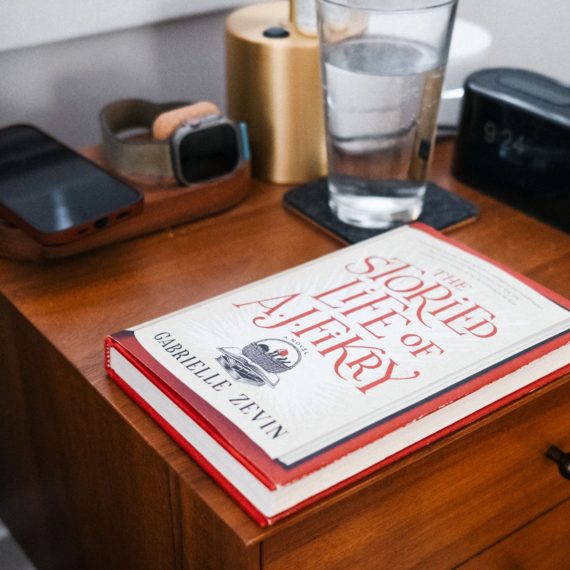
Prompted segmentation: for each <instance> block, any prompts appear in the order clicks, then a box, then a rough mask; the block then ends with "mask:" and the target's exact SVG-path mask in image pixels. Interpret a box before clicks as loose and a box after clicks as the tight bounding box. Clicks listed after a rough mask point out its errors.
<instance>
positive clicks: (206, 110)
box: [152, 101, 222, 141]
mask: <svg viewBox="0 0 570 570" xmlns="http://www.w3.org/2000/svg"><path fill="white" fill-rule="evenodd" d="M221 114H222V113H221V111H220V109H219V107H218V106H217V105H215V104H214V103H210V101H198V102H196V103H192V104H191V105H186V106H185V107H179V108H177V109H172V110H171V111H166V112H164V113H161V114H160V115H159V116H158V117H157V118H156V119H155V121H154V123H153V125H152V136H153V138H154V139H156V140H161V141H164V140H167V139H169V138H170V137H171V136H172V135H173V134H174V131H175V130H176V129H177V128H178V127H180V125H182V124H183V123H193V122H197V121H201V120H203V119H205V118H207V117H220V116H221Z"/></svg>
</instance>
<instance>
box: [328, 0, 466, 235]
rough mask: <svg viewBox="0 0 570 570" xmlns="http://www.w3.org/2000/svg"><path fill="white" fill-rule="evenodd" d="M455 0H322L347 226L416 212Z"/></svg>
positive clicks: (332, 161) (335, 199)
mask: <svg viewBox="0 0 570 570" xmlns="http://www.w3.org/2000/svg"><path fill="white" fill-rule="evenodd" d="M456 5H457V0H317V22H318V32H319V40H320V50H321V73H322V84H323V92H324V100H325V122H326V138H327V158H328V186H329V204H330V207H331V209H332V211H333V212H334V213H335V214H336V216H337V217H338V218H339V219H340V220H342V221H343V222H346V223H348V224H352V225H355V226H359V227H365V228H389V227H392V226H394V225H398V224H402V223H407V222H410V221H413V220H415V219H417V217H418V216H419V215H420V213H421V211H422V207H423V200H424V194H425V191H426V177H427V173H428V167H429V163H430V157H431V155H432V149H433V145H434V139H435V132H436V120H437V113H438V108H439V101H440V97H441V87H442V83H443V77H444V72H445V66H446V63H447V56H448V52H449V44H450V41H451V32H452V28H453V22H454V18H455V11H456Z"/></svg>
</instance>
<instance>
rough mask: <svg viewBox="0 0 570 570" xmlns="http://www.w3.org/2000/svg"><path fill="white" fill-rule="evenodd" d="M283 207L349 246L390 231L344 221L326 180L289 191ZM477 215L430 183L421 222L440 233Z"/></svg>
mask: <svg viewBox="0 0 570 570" xmlns="http://www.w3.org/2000/svg"><path fill="white" fill-rule="evenodd" d="M283 204H284V205H285V206H286V207H287V208H289V209H291V210H292V211H294V212H295V213H298V214H300V215H302V216H303V217H304V218H306V219H308V220H309V221H311V222H313V223H315V224H317V225H318V226H320V227H322V228H323V229H325V230H327V231H328V232H330V233H332V234H333V235H335V236H337V237H339V238H340V239H341V240H342V241H344V242H346V243H356V242H358V241H362V240H364V239H367V238H370V237H372V236H375V235H378V234H381V233H383V232H385V231H386V230H369V229H363V228H356V227H354V226H350V225H348V224H345V223H344V222H341V221H340V220H339V219H338V218H337V217H336V216H334V215H333V213H332V212H331V210H330V208H329V204H328V192H327V183H326V179H324V178H321V179H319V180H316V181H314V182H310V183H308V184H304V185H302V186H297V187H296V188H292V189H291V190H289V191H287V192H286V193H285V195H284V196H283ZM477 214H478V210H477V208H476V207H475V206H474V205H473V204H471V202H468V201H467V200H465V199H464V198H461V196H457V195H456V194H453V193H451V192H448V191H447V190H445V189H444V188H442V187H441V186H438V185H437V184H433V183H432V182H429V183H428V187H427V191H426V195H425V200H424V209H423V212H422V214H421V216H420V217H419V219H418V222H423V223H424V224H427V225H428V226H431V227H432V228H435V229H436V230H444V229H445V228H449V227H451V226H455V225H457V224H461V223H464V222H467V221H469V220H473V219H474V218H475V217H476V216H477Z"/></svg>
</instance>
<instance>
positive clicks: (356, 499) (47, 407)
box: [0, 143, 570, 570]
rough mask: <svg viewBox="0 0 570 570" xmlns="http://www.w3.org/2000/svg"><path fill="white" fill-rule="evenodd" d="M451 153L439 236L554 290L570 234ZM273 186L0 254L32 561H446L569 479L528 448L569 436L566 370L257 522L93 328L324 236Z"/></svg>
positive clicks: (6, 494)
mask: <svg viewBox="0 0 570 570" xmlns="http://www.w3.org/2000/svg"><path fill="white" fill-rule="evenodd" d="M451 153H452V144H451V143H445V144H443V145H440V146H439V147H438V149H437V155H436V158H435V161H434V164H433V169H432V178H433V179H434V181H435V182H437V183H439V184H440V185H442V186H443V187H446V188H448V189H451V190H453V191H456V192H458V193H460V194H461V195H463V196H464V197H466V198H468V199H471V200H472V201H474V202H475V203H476V204H477V205H478V206H479V208H480V211H481V215H480V217H479V220H478V221H477V222H475V223H472V224H469V225H466V226H464V227H461V228H457V229H456V230H454V231H453V232H452V233H451V237H453V238H455V239H457V240H459V241H461V242H463V243H465V244H467V245H469V246H471V247H473V248H475V249H477V250H478V251H480V252H482V253H484V254H487V255H489V256H491V257H494V258H496V259H497V260H498V261H499V262H501V263H503V264H505V265H507V266H509V267H511V268H513V269H515V270H518V271H520V272H522V273H524V274H526V275H529V276H531V277H533V278H535V279H536V280H538V281H539V282H541V283H543V284H544V285H546V286H548V287H551V288H553V289H554V290H556V291H557V292H559V293H561V294H563V295H565V296H567V297H570V279H568V277H569V275H570V236H568V235H566V234H564V233H562V232H560V231H557V230H555V229H553V228H551V227H549V226H546V225H545V224H542V223H541V222H539V221H536V220H533V219H532V218H529V217H528V216H525V215H523V214H521V213H520V212H517V211H515V210H513V209H512V208H510V207H508V206H505V205H502V204H500V203H498V202H496V201H495V200H493V199H491V198H489V197H488V196H484V195H481V194H479V193H477V192H475V191H474V190H472V189H469V188H467V187H466V186H464V185H462V184H459V183H458V182H457V181H455V180H454V179H453V178H452V177H451V176H450V174H449V164H450V158H451ZM285 190H286V188H285V187H278V186H271V185H268V184H261V183H258V182H253V183H252V186H251V191H250V192H249V193H248V195H247V197H246V198H245V199H244V200H243V201H242V202H240V204H239V205H237V206H236V207H234V208H232V209H230V210H227V211H226V212H224V213H222V214H218V215H212V216H209V217H207V218H203V219H200V220H197V221H195V222H193V223H191V224H182V225H177V226H175V227H171V228H166V229H162V230H159V231H155V232H154V233H151V234H149V235H146V236H144V237H140V238H136V239H132V240H129V241H124V242H121V243H115V244H112V245H107V246H106V247H101V248H98V249H96V250H93V251H90V252H88V253H84V254H82V255H76V256H73V257H70V258H65V259H52V260H45V259H44V260H43V261H41V262H23V261H15V260H7V259H0V358H1V362H2V372H1V375H0V390H1V393H0V396H1V397H2V402H3V409H4V410H6V412H5V413H4V411H3V413H2V414H0V434H2V437H0V516H1V517H2V518H3V519H4V520H5V521H6V523H7V524H8V526H9V527H10V528H11V529H12V530H13V531H14V535H15V536H16V538H18V539H19V540H20V541H21V542H22V544H23V545H24V547H25V549H26V551H27V552H28V553H29V554H30V555H31V557H32V559H33V560H34V562H36V564H37V565H38V567H39V568H64V567H69V568H122V569H130V568H136V569H137V570H138V569H141V568H153V569H154V568H176V569H181V568H184V569H185V568H248V569H249V568H259V567H261V566H268V567H273V568H284V567H288V568H291V567H298V568H299V569H301V568H310V567H312V568H318V567H325V566H323V564H325V563H326V564H327V565H328V567H332V568H334V567H341V566H343V565H344V567H355V568H358V567H366V564H368V563H370V561H371V559H373V560H375V561H382V562H385V565H387V566H388V565H389V566H392V567H398V568H405V567H413V566H414V565H418V564H419V565H430V566H433V567H445V566H446V565H449V564H450V562H451V561H453V563H460V562H462V561H465V560H467V559H469V558H472V557H473V556H475V555H477V554H478V553H479V552H481V551H483V550H484V549H486V548H488V547H490V546H492V545H493V544H495V543H496V542H497V541H498V540H500V539H501V537H502V536H505V535H507V534H508V533H511V532H513V531H514V530H516V529H517V528H520V527H521V526H522V525H524V524H525V523H526V522H528V521H530V520H534V519H536V518H537V517H538V516H540V515H541V513H543V512H544V511H545V510H547V509H549V508H552V507H553V506H554V505H555V504H557V503H559V502H560V501H561V500H563V499H564V498H566V497H567V496H568V494H569V493H570V484H568V483H566V482H563V481H559V479H558V478H557V477H556V476H555V475H554V474H553V470H552V469H551V466H550V465H548V464H546V463H545V462H544V461H543V459H542V457H541V450H542V447H543V445H546V444H547V443H557V444H558V445H561V446H567V447H569V448H570V421H569V420H568V419H567V414H566V413H565V410H566V409H567V406H568V403H570V402H569V401H568V398H569V395H568V394H569V390H570V389H569V388H568V385H569V384H568V380H569V378H568V377H566V378H565V379H563V380H561V381H558V382H557V383H556V384H553V385H551V386H548V387H547V388H545V389H543V390H540V391H538V392H536V393H534V394H532V395H530V396H528V397H526V398H525V399H524V400H523V401H521V402H518V403H516V404H513V405H511V406H508V407H507V408H506V409H504V410H502V411H500V412H498V413H495V414H493V415H492V416H490V417H489V418H487V419H485V420H483V421H480V422H477V423H475V424H473V425H472V426H470V427H469V428H466V429H464V430H462V431H461V432H459V433H458V434H456V435H454V436H452V437H450V438H446V439H445V440H444V441H442V442H440V443H438V444H436V445H434V446H430V447H429V448H426V449H424V450H422V451H421V452H419V453H416V454H414V455H413V456H410V457H408V458H407V459H405V460H403V461H400V462H398V463H396V464H394V465H393V466H391V467H389V468H387V469H386V470H384V471H383V472H381V473H377V474H376V475H374V476H372V477H370V478H368V479H367V480H366V481H363V482H361V483H359V484H358V485H355V486H353V487H351V488H349V489H346V490H344V491H343V492H341V493H338V494H336V495H334V496H332V497H331V498H328V499H326V500H324V501H322V502H320V503H318V504H316V505H314V506H312V507H309V508H307V509H305V510H304V511H301V512H300V513H299V514H297V515H294V516H292V517H290V518H289V519H287V520H285V521H283V522H282V523H279V524H277V525H275V526H273V527H270V528H267V529H263V528H260V527H258V526H257V525H256V524H255V523H253V522H252V521H251V520H250V519H249V518H248V517H247V515H245V514H244V513H243V511H242V510H241V509H240V508H239V507H238V506H237V505H236V504H235V503H234V501H233V500H231V499H230V498H229V497H228V496H226V494H225V493H224V492H223V491H222V490H221V489H220V488H219V487H218V486H217V485H216V484H215V483H214V482H213V481H212V480H211V479H210V478H209V477H208V476H207V475H205V474H204V472H203V471H202V470H201V469H200V468H199V467H198V466H196V465H195V464H194V463H193V462H192V461H191V460H190V459H189V458H188V457H187V456H186V455H185V454H184V452H183V451H182V450H181V449H180V448H178V447H177V446H176V444H174V443H173V441H172V440H171V439H170V438H169V437H168V436H167V435H166V434H165V433H164V432H163V431H162V430H160V428H158V427H157V426H156V425H155V424H154V423H153V422H152V420H150V419H149V418H148V417H147V416H146V414H145V413H144V412H143V411H141V410H140V409H139V408H138V407H137V406H136V405H135V404H133V403H132V402H131V401H130V400H129V399H128V397H126V396H125V395H124V394H123V393H122V392H121V391H120V390H119V389H118V388H117V387H116V386H115V385H114V384H113V383H111V382H110V381H109V380H108V379H107V378H106V376H105V373H104V368H103V339H104V338H105V336H106V335H107V334H109V333H111V332H115V331H118V330H120V329H122V328H125V327H129V326H132V325H134V324H137V323H139V322H142V321H145V320H147V319H151V318H154V317H157V316H159V315H161V314H164V313H166V312H169V311H173V310H176V309H179V308H180V307H183V306H185V305H188V304H191V303H194V302H197V301H201V300H203V299H206V298H208V297H211V296H213V295H216V294H219V293H222V292H224V291H227V290H229V289H232V288H234V287H237V286H240V285H244V284H246V283H249V282H251V281H253V280H255V279H259V278H262V277H265V276H267V275H270V274H273V273H275V272H277V271H281V270H284V269H287V268H289V267H292V266H294V265H297V264H299V263H302V262H304V261H308V260H311V259H314V258H316V257H318V256H320V255H323V254H325V253H328V252H330V251H334V250H336V249H338V248H339V247H340V245H339V243H338V242H337V241H336V240H334V239H333V238H331V237H330V236H328V235H326V234H325V233H324V232H321V231H320V230H319V229H318V228H316V227H314V226H312V225H309V224H307V223H305V222H304V221H302V220H301V219H300V218H299V217H297V216H294V215H292V214H290V213H288V212H286V211H285V210H284V208H282V206H281V198H282V195H283V193H284V191H285ZM564 405H565V406H566V407H565V408H563V406H564ZM502 454H506V457H507V461H506V463H501V461H500V457H501V456H502ZM525 485H526V486H525ZM484 521H485V522H484ZM567 528H568V530H569V531H570V524H568V527H567ZM562 548H566V549H567V554H568V555H570V544H569V545H563V546H562ZM311 564H313V565H312V566H311Z"/></svg>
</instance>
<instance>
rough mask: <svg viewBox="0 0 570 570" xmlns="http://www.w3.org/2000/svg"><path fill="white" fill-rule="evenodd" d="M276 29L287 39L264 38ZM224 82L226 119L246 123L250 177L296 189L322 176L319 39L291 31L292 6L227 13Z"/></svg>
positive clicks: (259, 6) (267, 5)
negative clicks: (293, 186)
mask: <svg viewBox="0 0 570 570" xmlns="http://www.w3.org/2000/svg"><path fill="white" fill-rule="evenodd" d="M273 27H278V28H283V29H284V30H286V31H287V32H288V35H287V36H286V37H266V36H264V32H265V31H266V30H268V29H269V28H273ZM283 35H285V34H283ZM226 81H227V111H228V115H229V116H230V117H231V118H232V119H234V120H237V121H244V122H246V123H247V125H248V129H249V135H250V141H251V149H252V169H253V176H254V177H256V178H258V179H260V180H264V181H268V182H272V183H275V184H296V183H302V182H306V181H309V180H313V179H315V178H318V177H319V176H323V175H325V174H326V144H325V135H324V116H323V99H322V92H321V81H320V64H319V46H318V40H317V38H313V37H308V36H304V35H301V34H300V33H299V32H297V31H296V30H295V27H294V26H293V25H292V23H291V22H290V20H289V2H268V3H263V4H255V5H252V6H248V7H246V8H242V9H239V10H236V11H235V12H233V13H231V14H230V15H229V17H228V19H227V22H226Z"/></svg>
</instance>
